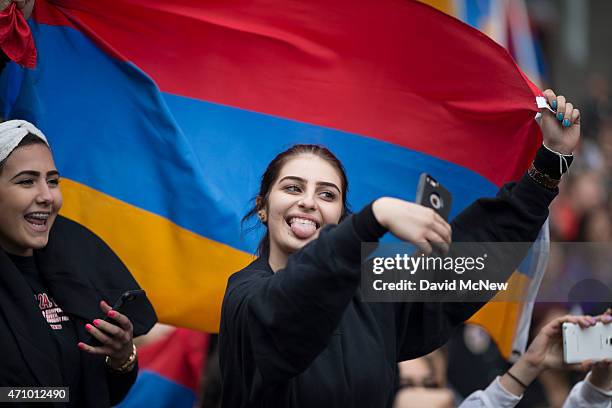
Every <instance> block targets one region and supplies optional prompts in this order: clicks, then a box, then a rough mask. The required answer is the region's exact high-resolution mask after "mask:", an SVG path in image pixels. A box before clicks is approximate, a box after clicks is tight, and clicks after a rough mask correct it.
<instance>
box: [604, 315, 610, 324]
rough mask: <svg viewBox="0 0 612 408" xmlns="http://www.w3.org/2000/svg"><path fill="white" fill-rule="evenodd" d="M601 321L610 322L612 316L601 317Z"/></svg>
mask: <svg viewBox="0 0 612 408" xmlns="http://www.w3.org/2000/svg"><path fill="white" fill-rule="evenodd" d="M602 319H603V321H604V322H612V316H610V315H603V317H602Z"/></svg>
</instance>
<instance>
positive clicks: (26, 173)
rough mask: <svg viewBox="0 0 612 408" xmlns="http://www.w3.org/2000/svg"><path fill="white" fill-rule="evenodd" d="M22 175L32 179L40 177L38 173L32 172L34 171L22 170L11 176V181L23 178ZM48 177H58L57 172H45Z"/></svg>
mask: <svg viewBox="0 0 612 408" xmlns="http://www.w3.org/2000/svg"><path fill="white" fill-rule="evenodd" d="M23 175H28V176H32V177H40V172H39V171H34V170H24V171H21V172H19V173H17V174H16V175H15V176H13V178H12V179H11V181H13V180H15V179H16V178H17V177H19V176H23ZM50 176H59V171H57V170H51V171H48V172H47V177H50Z"/></svg>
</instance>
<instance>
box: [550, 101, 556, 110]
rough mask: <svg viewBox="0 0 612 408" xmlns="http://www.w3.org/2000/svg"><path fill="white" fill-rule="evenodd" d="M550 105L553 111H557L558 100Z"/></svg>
mask: <svg viewBox="0 0 612 408" xmlns="http://www.w3.org/2000/svg"><path fill="white" fill-rule="evenodd" d="M550 105H551V106H552V108H553V109H557V100H556V99H555V100H554V101H552V103H551V104H550Z"/></svg>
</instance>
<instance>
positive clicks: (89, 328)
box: [85, 323, 93, 331]
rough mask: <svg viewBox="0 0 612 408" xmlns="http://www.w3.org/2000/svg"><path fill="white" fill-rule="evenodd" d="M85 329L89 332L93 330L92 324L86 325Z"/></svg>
mask: <svg viewBox="0 0 612 408" xmlns="http://www.w3.org/2000/svg"><path fill="white" fill-rule="evenodd" d="M85 329H87V331H91V329H93V326H92V325H91V324H89V323H87V324H86V325H85Z"/></svg>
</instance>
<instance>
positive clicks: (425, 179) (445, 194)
mask: <svg viewBox="0 0 612 408" xmlns="http://www.w3.org/2000/svg"><path fill="white" fill-rule="evenodd" d="M452 201H453V197H452V195H451V193H450V192H449V191H448V190H447V189H446V188H444V186H442V184H440V183H438V181H436V179H434V178H433V177H431V176H430V175H429V174H427V173H422V174H421V176H420V177H419V185H418V187H417V194H416V200H415V202H416V203H417V204H420V205H422V206H425V207H429V208H431V209H433V210H434V211H435V212H437V213H438V214H439V215H440V216H441V217H442V218H444V219H445V220H446V221H448V216H449V214H450V210H451V204H452Z"/></svg>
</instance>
